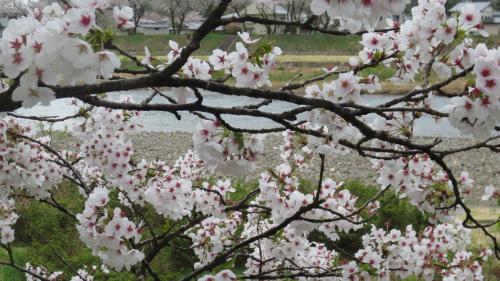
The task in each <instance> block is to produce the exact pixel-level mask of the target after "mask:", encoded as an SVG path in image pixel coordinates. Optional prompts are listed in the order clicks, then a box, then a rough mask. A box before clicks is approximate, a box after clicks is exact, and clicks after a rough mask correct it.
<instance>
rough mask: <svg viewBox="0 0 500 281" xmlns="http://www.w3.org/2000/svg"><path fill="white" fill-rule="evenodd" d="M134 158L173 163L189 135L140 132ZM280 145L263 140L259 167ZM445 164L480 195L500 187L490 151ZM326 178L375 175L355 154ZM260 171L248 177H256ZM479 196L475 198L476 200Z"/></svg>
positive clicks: (273, 158)
mask: <svg viewBox="0 0 500 281" xmlns="http://www.w3.org/2000/svg"><path fill="white" fill-rule="evenodd" d="M131 139H132V141H133V143H134V148H135V150H136V153H137V156H138V157H141V158H144V159H150V160H151V159H156V158H159V159H164V160H166V161H167V162H171V161H174V160H176V159H177V158H178V157H179V156H181V155H183V154H184V153H185V152H186V150H187V149H189V148H191V147H192V140H191V134H187V133H159V132H142V133H138V134H134V135H131ZM420 141H421V142H422V143H424V142H430V141H432V140H431V139H420ZM281 142H282V137H281V135H278V134H270V135H268V137H267V138H266V152H265V155H264V156H263V157H261V159H260V160H259V161H260V166H261V167H274V166H275V165H277V164H279V163H280V162H279V152H278V149H277V146H278V145H279V144H280V143H281ZM473 143H474V140H472V139H451V138H450V139H444V140H443V142H442V143H441V144H440V145H439V146H438V147H440V148H445V149H450V148H458V147H463V146H467V145H471V144H473ZM446 160H447V163H448V164H449V166H450V167H451V168H452V169H453V171H454V172H455V173H456V174H457V175H459V174H460V172H461V171H468V172H469V173H470V175H471V177H472V178H473V179H474V180H475V181H476V186H477V187H478V188H479V189H480V190H479V191H481V192H482V190H483V188H484V186H485V185H488V184H493V186H496V187H498V186H500V184H499V183H500V167H499V164H500V155H498V153H493V152H492V151H490V150H489V149H484V148H482V149H478V150H474V151H468V152H463V153H458V154H455V155H451V156H449V157H447V158H446ZM315 163H316V165H312V166H313V167H312V169H311V171H310V175H309V176H312V177H314V176H317V175H318V173H319V159H318V160H316V161H315ZM326 167H327V169H326V171H327V176H330V177H332V178H334V179H336V180H345V179H357V180H360V181H362V182H365V183H367V184H370V183H371V184H373V183H375V180H376V178H377V175H376V173H375V171H374V169H372V168H371V163H370V159H367V158H363V157H360V156H359V155H358V154H357V153H351V154H349V155H346V156H336V157H329V158H328V159H327V162H326ZM259 172H260V171H256V172H254V173H252V174H249V175H248V176H249V177H255V176H256V175H258V173H259ZM478 195H480V193H478V194H476V195H475V196H474V197H477V196H478Z"/></svg>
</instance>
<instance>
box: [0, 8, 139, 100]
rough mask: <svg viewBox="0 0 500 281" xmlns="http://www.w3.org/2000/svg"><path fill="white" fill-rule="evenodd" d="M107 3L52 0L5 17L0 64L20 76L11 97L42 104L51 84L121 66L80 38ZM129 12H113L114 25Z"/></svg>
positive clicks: (87, 79) (80, 80)
mask: <svg viewBox="0 0 500 281" xmlns="http://www.w3.org/2000/svg"><path fill="white" fill-rule="evenodd" d="M107 6H108V1H76V0H75V1H71V7H69V8H68V9H65V8H63V7H61V6H60V5H59V4H58V3H57V2H55V3H52V4H50V5H47V6H45V7H44V8H43V9H38V8H37V9H34V10H32V11H30V13H29V15H28V16H25V17H20V18H16V19H12V20H10V21H9V23H8V25H7V27H6V28H5V30H3V33H2V38H1V39H0V65H1V66H2V72H3V74H4V75H5V76H7V77H8V78H10V79H17V78H20V85H19V87H17V88H16V89H15V91H14V92H13V95H12V100H14V101H19V102H22V104H23V106H24V107H28V108H29V107H32V106H34V105H36V104H37V103H39V102H41V103H42V104H44V105H48V104H49V103H50V101H52V100H53V99H55V92H54V91H53V90H52V88H51V86H56V85H75V84H85V83H94V82H96V79H97V78H98V77H103V78H111V76H112V74H113V72H114V70H115V69H116V68H119V67H120V65H121V63H120V60H119V59H118V57H117V56H116V55H115V54H114V53H113V52H111V51H108V50H105V49H103V48H101V49H98V50H94V48H93V47H92V46H91V45H90V44H89V43H87V42H86V41H84V40H82V39H81V37H82V36H85V35H87V34H88V33H89V32H91V30H93V29H95V28H97V25H96V12H98V11H102V10H104V9H105V8H106V7H107ZM132 15H133V14H132V13H131V9H130V8H125V7H124V8H122V9H118V8H117V10H116V9H115V12H114V16H115V19H116V20H117V21H118V26H120V27H127V28H128V27H130V26H131V25H132V26H133V24H132V23H130V22H129V20H130V19H131V17H132ZM40 85H43V86H40Z"/></svg>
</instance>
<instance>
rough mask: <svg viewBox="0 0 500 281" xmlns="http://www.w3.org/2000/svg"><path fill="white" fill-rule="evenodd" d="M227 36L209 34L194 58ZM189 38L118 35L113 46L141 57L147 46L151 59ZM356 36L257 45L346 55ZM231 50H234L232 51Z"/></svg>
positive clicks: (278, 39)
mask: <svg viewBox="0 0 500 281" xmlns="http://www.w3.org/2000/svg"><path fill="white" fill-rule="evenodd" d="M228 36H234V35H228V34H216V33H213V34H209V35H207V36H206V37H205V38H204V39H203V40H202V41H201V46H200V49H199V50H198V51H197V52H196V53H195V54H196V55H210V54H211V53H212V50H214V49H216V48H219V47H220V45H221V43H222V42H224V40H225V39H226V38H228ZM189 39H190V36H189V35H170V34H169V35H143V34H135V35H118V36H116V38H115V42H114V43H115V44H116V45H117V46H119V47H120V48H122V49H124V50H126V51H128V52H131V53H134V54H143V53H144V47H145V46H147V47H148V48H149V49H150V51H151V52H152V54H153V55H166V53H167V50H168V49H169V46H168V41H169V40H174V41H176V42H178V43H179V45H180V46H184V45H186V44H187V43H188V42H189ZM359 40H360V37H359V36H355V35H352V36H327V35H322V34H311V35H309V34H307V35H268V36H264V37H262V39H261V42H269V43H272V44H273V45H274V46H279V47H280V48H281V49H282V50H283V52H284V54H285V55H303V54H309V55H350V54H354V53H356V52H357V51H359V50H360V49H361V45H360V44H358V42H359ZM233 49H234V47H233Z"/></svg>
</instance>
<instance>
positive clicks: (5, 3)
mask: <svg viewBox="0 0 500 281" xmlns="http://www.w3.org/2000/svg"><path fill="white" fill-rule="evenodd" d="M31 3H32V1H24V0H0V17H7V18H11V17H14V16H17V15H22V14H25V13H26V10H27V8H28V7H29V5H30V4H31Z"/></svg>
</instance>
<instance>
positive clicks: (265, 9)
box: [222, 2, 288, 34]
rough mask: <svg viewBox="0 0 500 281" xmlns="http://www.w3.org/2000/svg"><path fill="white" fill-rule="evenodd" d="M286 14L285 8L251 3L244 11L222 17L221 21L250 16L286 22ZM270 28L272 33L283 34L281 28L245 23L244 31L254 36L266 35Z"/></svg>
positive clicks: (282, 28)
mask: <svg viewBox="0 0 500 281" xmlns="http://www.w3.org/2000/svg"><path fill="white" fill-rule="evenodd" d="M287 15H288V12H287V10H286V9H285V8H283V7H282V6H280V5H273V6H271V5H265V4H258V3H255V2H254V3H252V4H250V5H248V6H247V7H246V8H245V9H243V10H242V11H239V12H235V13H231V14H227V15H224V16H222V18H223V19H228V18H239V17H240V16H241V17H244V16H251V17H259V18H267V19H272V20H286V19H287ZM270 28H272V31H275V32H276V33H283V32H284V27H283V26H277V27H275V26H272V27H269V26H266V25H263V24H256V23H246V24H245V29H246V31H248V32H250V33H254V34H268V33H270V32H269V31H270V30H269V29H270Z"/></svg>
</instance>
